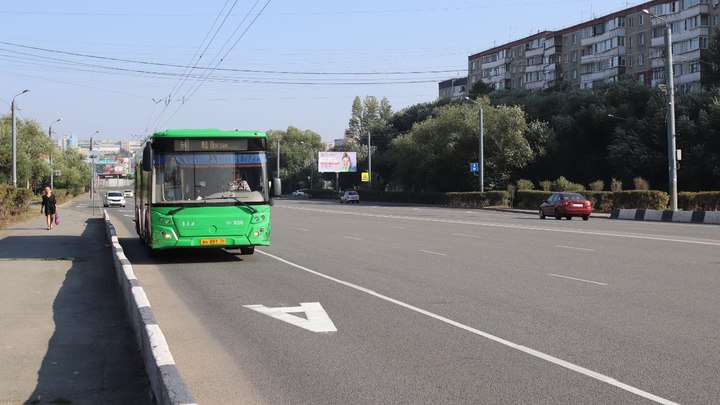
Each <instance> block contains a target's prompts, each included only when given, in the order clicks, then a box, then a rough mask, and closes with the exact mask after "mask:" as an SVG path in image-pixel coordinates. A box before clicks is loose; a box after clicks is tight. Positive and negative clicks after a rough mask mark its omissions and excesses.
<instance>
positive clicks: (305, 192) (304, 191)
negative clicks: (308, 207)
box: [292, 188, 309, 197]
mask: <svg viewBox="0 0 720 405" xmlns="http://www.w3.org/2000/svg"><path fill="white" fill-rule="evenodd" d="M308 191H309V190H308V189H306V188H301V189H298V190H295V191H293V192H292V195H293V197H305V196H306V195H308Z"/></svg>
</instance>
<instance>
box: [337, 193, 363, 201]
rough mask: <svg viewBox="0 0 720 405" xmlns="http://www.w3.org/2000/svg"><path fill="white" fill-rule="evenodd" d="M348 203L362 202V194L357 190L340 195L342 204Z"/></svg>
mask: <svg viewBox="0 0 720 405" xmlns="http://www.w3.org/2000/svg"><path fill="white" fill-rule="evenodd" d="M347 203H355V204H360V195H359V194H358V193H357V191H346V192H344V193H342V195H340V204H347Z"/></svg>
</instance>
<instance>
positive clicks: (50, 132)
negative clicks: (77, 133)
mask: <svg viewBox="0 0 720 405" xmlns="http://www.w3.org/2000/svg"><path fill="white" fill-rule="evenodd" d="M60 121H62V118H58V119H56V120H55V121H53V122H52V124H50V128H48V136H49V137H50V154H49V157H50V189H51V190H54V189H55V183H54V175H55V164H54V162H53V150H54V149H55V145H53V136H52V126H53V124H55V123H57V122H60Z"/></svg>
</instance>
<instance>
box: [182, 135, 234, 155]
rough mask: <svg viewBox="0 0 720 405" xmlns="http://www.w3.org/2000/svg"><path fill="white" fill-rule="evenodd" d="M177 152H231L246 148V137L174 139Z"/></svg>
mask: <svg viewBox="0 0 720 405" xmlns="http://www.w3.org/2000/svg"><path fill="white" fill-rule="evenodd" d="M174 149H175V151H178V152H231V151H243V150H248V140H247V139H223V138H219V139H176V140H175V145H174Z"/></svg>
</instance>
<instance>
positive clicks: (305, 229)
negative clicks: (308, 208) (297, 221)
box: [298, 228, 310, 232]
mask: <svg viewBox="0 0 720 405" xmlns="http://www.w3.org/2000/svg"><path fill="white" fill-rule="evenodd" d="M298 231H303V232H310V230H309V229H307V228H298Z"/></svg>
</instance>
